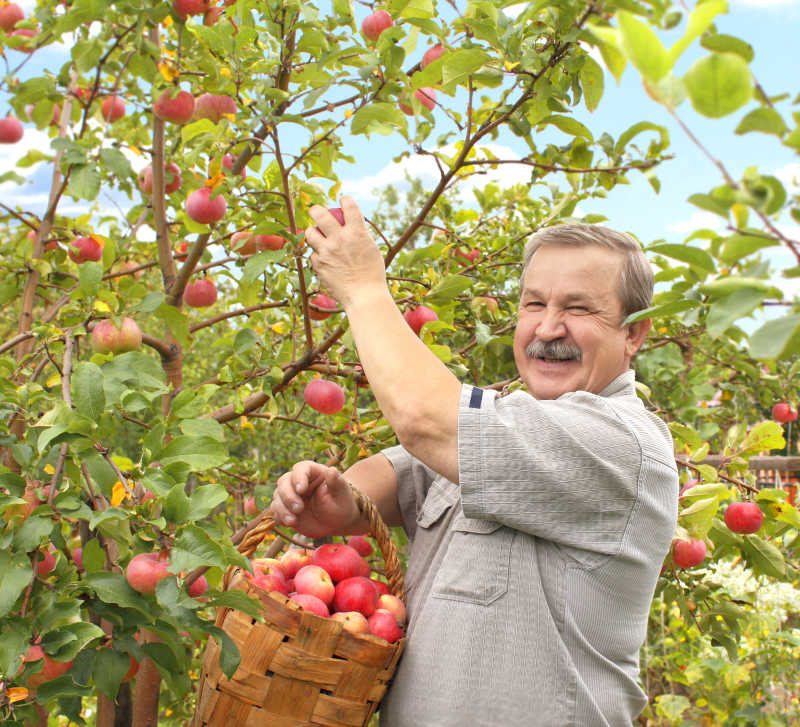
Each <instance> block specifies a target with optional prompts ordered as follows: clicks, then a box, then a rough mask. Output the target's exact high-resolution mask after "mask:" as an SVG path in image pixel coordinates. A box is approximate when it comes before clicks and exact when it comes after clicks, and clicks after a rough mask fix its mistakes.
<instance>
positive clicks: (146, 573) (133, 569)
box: [125, 553, 169, 593]
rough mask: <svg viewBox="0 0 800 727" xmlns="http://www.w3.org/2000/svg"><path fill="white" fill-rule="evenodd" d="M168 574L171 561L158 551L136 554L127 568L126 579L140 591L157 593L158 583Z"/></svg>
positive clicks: (135, 589) (134, 588)
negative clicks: (161, 555) (162, 556)
mask: <svg viewBox="0 0 800 727" xmlns="http://www.w3.org/2000/svg"><path fill="white" fill-rule="evenodd" d="M168 575H169V563H168V562H167V561H166V560H165V559H163V558H161V557H160V556H159V554H158V553H139V554H138V555H134V556H133V558H131V559H130V562H129V563H128V567H127V568H126V569H125V580H127V581H128V585H129V586H130V587H131V588H133V590H134V591H139V593H155V592H156V586H157V585H158V583H159V582H160V581H161V580H163V579H164V578H166V577H167V576H168Z"/></svg>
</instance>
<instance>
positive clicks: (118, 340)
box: [92, 316, 142, 353]
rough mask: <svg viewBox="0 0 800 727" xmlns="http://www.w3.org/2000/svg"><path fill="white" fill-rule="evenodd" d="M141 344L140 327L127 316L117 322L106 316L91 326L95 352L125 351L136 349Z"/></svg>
mask: <svg viewBox="0 0 800 727" xmlns="http://www.w3.org/2000/svg"><path fill="white" fill-rule="evenodd" d="M141 345H142V329H141V328H139V324H138V323H136V321H135V320H133V318H128V317H127V316H126V317H124V318H123V319H122V323H121V325H120V326H119V328H117V324H116V323H115V322H114V321H112V320H110V319H108V318H106V319H105V320H102V321H100V322H99V323H97V324H96V325H95V327H94V328H92V350H93V351H95V352H96V353H126V352H127V351H137V350H139V348H140V347H141Z"/></svg>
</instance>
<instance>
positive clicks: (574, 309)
mask: <svg viewBox="0 0 800 727" xmlns="http://www.w3.org/2000/svg"><path fill="white" fill-rule="evenodd" d="M567 310H568V311H572V312H573V313H588V312H589V309H588V308H587V307H586V306H583V305H571V306H569V307H568V308H567Z"/></svg>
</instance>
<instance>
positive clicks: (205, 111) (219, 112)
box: [194, 93, 238, 124]
mask: <svg viewBox="0 0 800 727" xmlns="http://www.w3.org/2000/svg"><path fill="white" fill-rule="evenodd" d="M237 111H238V108H237V106H236V101H234V100H233V99H232V98H231V97H230V96H218V95H216V94H213V93H204V94H202V95H201V96H198V97H197V99H195V107H194V117H195V118H196V119H209V120H211V121H213V122H214V123H215V124H216V123H219V121H220V120H221V119H222V118H223V117H224V116H227V115H229V114H235V113H236V112H237Z"/></svg>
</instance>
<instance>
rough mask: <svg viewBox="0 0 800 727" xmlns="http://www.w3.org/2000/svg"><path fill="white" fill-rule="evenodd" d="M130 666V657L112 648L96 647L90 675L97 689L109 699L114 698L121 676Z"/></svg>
mask: <svg viewBox="0 0 800 727" xmlns="http://www.w3.org/2000/svg"><path fill="white" fill-rule="evenodd" d="M130 668H131V657H130V655H129V654H123V653H121V652H119V651H115V650H114V649H113V648H104V649H98V650H97V655H96V656H95V660H94V669H93V670H92V676H93V678H94V683H95V684H96V685H97V689H98V690H99V691H100V692H101V693H102V694H105V695H106V696H107V697H108V698H109V699H116V696H117V692H118V691H119V687H120V684H121V683H122V678H123V677H124V676H125V674H127V673H128V669H130Z"/></svg>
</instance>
